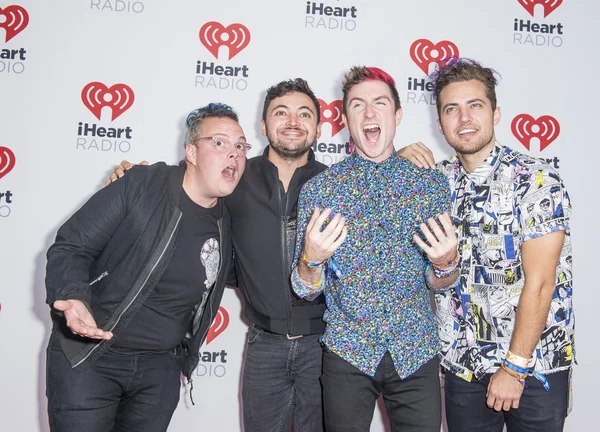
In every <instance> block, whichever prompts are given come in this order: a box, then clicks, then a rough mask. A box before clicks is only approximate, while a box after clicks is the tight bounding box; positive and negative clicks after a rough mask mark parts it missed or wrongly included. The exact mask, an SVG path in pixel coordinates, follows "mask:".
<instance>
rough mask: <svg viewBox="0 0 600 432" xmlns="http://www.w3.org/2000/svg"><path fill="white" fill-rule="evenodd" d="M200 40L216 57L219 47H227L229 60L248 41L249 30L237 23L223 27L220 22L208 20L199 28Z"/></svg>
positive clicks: (245, 45) (244, 46) (246, 44)
mask: <svg viewBox="0 0 600 432" xmlns="http://www.w3.org/2000/svg"><path fill="white" fill-rule="evenodd" d="M200 42H202V45H204V46H205V47H206V49H208V51H210V53H211V54H212V55H213V56H214V57H215V58H216V59H218V58H219V47H222V46H226V47H228V48H229V60H231V59H232V58H234V57H235V56H236V55H237V54H239V53H240V51H242V50H243V49H244V48H246V47H247V46H248V44H249V43H250V30H248V28H247V27H246V26H244V25H242V24H239V23H235V24H230V25H228V26H227V27H225V26H223V25H222V24H221V23H218V22H216V21H210V22H207V23H206V24H204V25H203V26H202V28H201V29H200Z"/></svg>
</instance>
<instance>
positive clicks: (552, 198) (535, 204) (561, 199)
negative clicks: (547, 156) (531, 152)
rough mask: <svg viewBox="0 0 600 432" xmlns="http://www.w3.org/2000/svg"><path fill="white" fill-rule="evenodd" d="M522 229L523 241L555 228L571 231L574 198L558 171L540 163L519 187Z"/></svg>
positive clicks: (553, 230)
mask: <svg viewBox="0 0 600 432" xmlns="http://www.w3.org/2000/svg"><path fill="white" fill-rule="evenodd" d="M518 187H519V190H520V192H521V193H520V196H521V198H520V203H519V206H518V211H519V213H520V222H521V229H522V231H523V241H527V240H531V239H534V238H537V237H541V236H543V235H546V234H550V233H553V232H555V231H563V230H564V231H568V230H569V220H570V218H571V200H570V198H569V194H568V192H567V190H566V188H565V186H564V183H563V182H562V180H561V178H560V176H559V175H558V173H557V172H556V171H554V170H553V169H551V168H550V167H549V166H546V165H540V169H538V170H537V171H536V172H535V173H531V175H530V176H528V177H527V178H526V180H525V181H524V182H522V183H521V184H520V185H519V186H518Z"/></svg>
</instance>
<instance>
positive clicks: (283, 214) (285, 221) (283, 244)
mask: <svg viewBox="0 0 600 432" xmlns="http://www.w3.org/2000/svg"><path fill="white" fill-rule="evenodd" d="M292 179H293V178H292ZM277 181H278V184H279V183H281V181H280V180H279V177H277ZM290 186H291V181H290V185H288V191H287V193H286V195H285V207H284V208H283V209H282V208H281V205H282V202H281V191H282V189H281V188H280V189H279V194H278V197H279V209H280V211H281V254H282V256H281V261H282V266H283V269H282V270H283V280H284V281H289V279H290V270H289V266H290V265H291V264H290V263H288V250H287V247H288V244H287V225H288V221H289V216H288V215H287V209H288V204H289V198H290ZM283 288H284V289H283V292H284V296H285V298H284V301H285V306H286V310H287V315H288V320H287V322H288V325H287V329H288V335H291V334H292V301H291V298H290V292H289V290H288V289H287V288H288V287H287V284H286V285H284V287H283Z"/></svg>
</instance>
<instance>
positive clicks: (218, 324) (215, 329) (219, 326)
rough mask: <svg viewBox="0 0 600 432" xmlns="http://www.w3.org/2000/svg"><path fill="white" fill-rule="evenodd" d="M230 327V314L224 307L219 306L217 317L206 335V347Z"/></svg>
mask: <svg viewBox="0 0 600 432" xmlns="http://www.w3.org/2000/svg"><path fill="white" fill-rule="evenodd" d="M228 325H229V314H228V313H227V310H226V309H225V308H224V307H223V306H219V310H218V311H217V315H216V316H215V319H214V320H213V322H212V324H211V325H210V328H209V329H208V334H207V335H206V345H208V344H209V343H211V342H212V341H213V340H214V339H215V338H216V337H217V336H219V335H220V334H221V333H223V332H224V331H225V329H226V328H227V326H228Z"/></svg>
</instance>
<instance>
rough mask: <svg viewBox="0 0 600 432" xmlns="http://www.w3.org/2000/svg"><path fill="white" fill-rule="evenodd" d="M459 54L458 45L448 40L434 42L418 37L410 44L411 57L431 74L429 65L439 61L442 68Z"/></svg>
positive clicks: (423, 69)
mask: <svg viewBox="0 0 600 432" xmlns="http://www.w3.org/2000/svg"><path fill="white" fill-rule="evenodd" d="M458 56H459V53H458V47H457V46H456V45H455V44H454V43H453V42H450V41H448V40H443V41H440V42H438V43H437V44H434V43H433V42H431V41H430V40H428V39H418V40H416V41H414V42H413V44H412V45H411V46H410V58H412V59H413V61H414V62H415V63H416V64H417V66H419V67H420V68H421V70H422V71H423V72H425V75H429V65H431V63H437V64H438V67H440V68H442V67H444V66H446V64H447V63H448V62H450V61H452V60H456V59H457V58H458Z"/></svg>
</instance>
